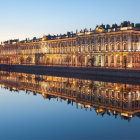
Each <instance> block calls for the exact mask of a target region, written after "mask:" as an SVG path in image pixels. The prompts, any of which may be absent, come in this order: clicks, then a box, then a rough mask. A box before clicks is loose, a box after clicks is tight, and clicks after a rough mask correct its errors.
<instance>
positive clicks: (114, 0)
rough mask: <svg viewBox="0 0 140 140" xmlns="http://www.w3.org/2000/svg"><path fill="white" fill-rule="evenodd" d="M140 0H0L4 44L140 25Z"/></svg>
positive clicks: (0, 29) (0, 19)
mask: <svg viewBox="0 0 140 140" xmlns="http://www.w3.org/2000/svg"><path fill="white" fill-rule="evenodd" d="M139 10H140V0H0V41H4V40H8V39H15V38H19V39H20V40H21V39H25V38H26V37H29V38H30V39H31V38H33V37H34V36H36V37H42V36H43V35H45V34H46V35H47V34H60V33H62V34H63V33H66V32H67V31H74V32H75V30H76V29H78V30H80V29H84V28H87V29H89V28H92V29H94V28H95V26H96V25H98V24H102V23H103V24H113V23H117V24H120V23H121V22H122V21H125V20H129V21H131V22H134V23H139V22H140V14H139Z"/></svg>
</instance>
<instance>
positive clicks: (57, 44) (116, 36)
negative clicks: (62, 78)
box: [0, 27, 140, 69]
mask: <svg viewBox="0 0 140 140" xmlns="http://www.w3.org/2000/svg"><path fill="white" fill-rule="evenodd" d="M0 63H1V64H24V65H56V66H71V67H102V68H131V69H138V68H140V30H136V29H135V28H126V27H121V28H120V29H118V30H115V29H110V30H109V29H108V30H105V29H104V30H103V29H102V28H99V27H98V28H97V29H96V30H94V31H89V32H88V31H84V32H80V33H75V34H74V35H73V36H72V35H71V36H69V37H68V36H65V37H64V38H60V37H57V38H55V39H49V38H48V37H45V36H44V37H43V38H42V39H41V40H39V41H27V42H23V43H21V42H20V41H18V42H16V43H11V44H2V45H1V47H0Z"/></svg>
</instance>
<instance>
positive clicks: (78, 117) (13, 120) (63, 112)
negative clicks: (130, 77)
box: [0, 71, 140, 140]
mask: <svg viewBox="0 0 140 140" xmlns="http://www.w3.org/2000/svg"><path fill="white" fill-rule="evenodd" d="M0 85H1V88H0V139H1V140H139V134H140V133H139V128H140V85H138V84H137V85H135V84H133V85H132V84H127V83H123V82H122V83H113V82H105V81H101V80H100V81H94V80H88V79H80V78H79V79H78V78H67V77H60V76H59V77H57V76H50V75H47V74H46V75H35V74H25V73H15V72H6V71H0Z"/></svg>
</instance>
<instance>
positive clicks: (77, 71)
mask: <svg viewBox="0 0 140 140" xmlns="http://www.w3.org/2000/svg"><path fill="white" fill-rule="evenodd" d="M0 70H3V71H12V72H20V73H30V74H40V75H44V74H45V75H46V74H47V75H55V76H63V77H75V78H84V79H93V80H100V79H101V80H102V81H104V80H105V81H110V80H111V81H116V82H117V81H118V82H119V81H120V82H122V81H124V82H125V81H126V82H127V83H129V82H131V83H140V70H124V69H103V68H83V67H60V66H59V67H58V66H38V65H4V64H0Z"/></svg>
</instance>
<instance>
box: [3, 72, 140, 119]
mask: <svg viewBox="0 0 140 140" xmlns="http://www.w3.org/2000/svg"><path fill="white" fill-rule="evenodd" d="M0 85H1V87H2V88H6V89H8V90H10V91H17V92H20V91H21V90H24V91H26V93H28V94H30V93H31V94H32V93H33V94H34V95H36V94H41V95H42V96H43V97H44V98H45V99H49V100H50V99H51V98H56V99H58V100H65V101H67V103H68V104H72V105H73V104H76V107H77V108H81V109H85V110H92V109H93V110H95V111H96V112H97V114H98V115H99V114H100V115H102V116H103V115H104V114H108V115H111V114H113V115H114V116H115V117H117V115H120V116H121V118H125V119H130V118H131V117H134V116H136V115H137V116H139V115H140V85H130V84H121V83H111V82H101V81H91V80H83V79H77V78H64V77H55V76H47V75H35V74H25V73H15V72H5V71H0Z"/></svg>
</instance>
